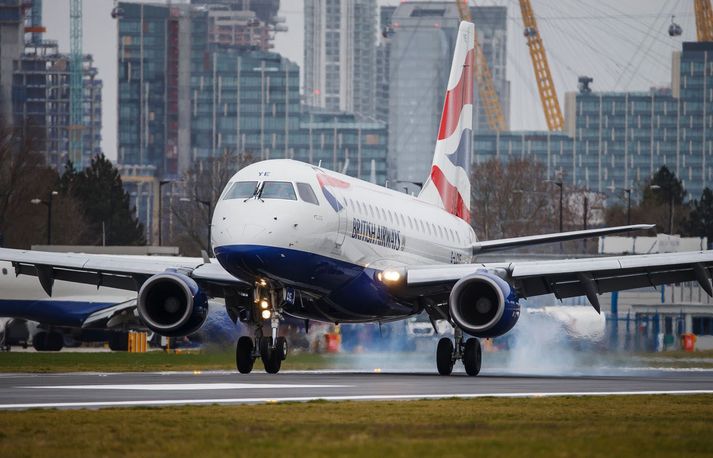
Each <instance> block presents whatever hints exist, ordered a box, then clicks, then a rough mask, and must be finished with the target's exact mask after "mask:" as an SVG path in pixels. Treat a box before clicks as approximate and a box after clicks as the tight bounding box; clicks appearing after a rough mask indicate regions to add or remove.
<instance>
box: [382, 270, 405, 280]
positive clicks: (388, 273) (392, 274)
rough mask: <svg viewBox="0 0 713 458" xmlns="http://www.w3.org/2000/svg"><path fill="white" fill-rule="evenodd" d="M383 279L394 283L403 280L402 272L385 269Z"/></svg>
mask: <svg viewBox="0 0 713 458" xmlns="http://www.w3.org/2000/svg"><path fill="white" fill-rule="evenodd" d="M381 279H382V281H384V282H386V283H394V282H397V281H399V280H401V273H400V272H398V271H396V270H385V271H384V272H383V273H382V274H381Z"/></svg>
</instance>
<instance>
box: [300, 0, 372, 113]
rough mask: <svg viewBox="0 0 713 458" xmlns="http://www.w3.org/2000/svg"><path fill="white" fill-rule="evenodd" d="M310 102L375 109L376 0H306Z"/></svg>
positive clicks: (333, 108) (307, 95)
mask: <svg viewBox="0 0 713 458" xmlns="http://www.w3.org/2000/svg"><path fill="white" fill-rule="evenodd" d="M304 16H305V21H304V27H305V29H304V30H305V34H304V37H305V38H304V40H305V41H304V66H305V67H304V93H305V100H306V102H307V104H308V105H311V106H314V107H319V108H324V109H327V110H329V111H347V112H351V113H356V114H357V115H360V116H364V117H373V116H374V114H375V97H374V95H375V91H376V80H375V74H376V0H305V2H304Z"/></svg>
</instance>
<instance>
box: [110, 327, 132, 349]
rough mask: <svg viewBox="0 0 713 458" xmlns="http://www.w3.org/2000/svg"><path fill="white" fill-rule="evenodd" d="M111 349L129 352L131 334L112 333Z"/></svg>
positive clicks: (122, 332) (123, 332)
mask: <svg viewBox="0 0 713 458" xmlns="http://www.w3.org/2000/svg"><path fill="white" fill-rule="evenodd" d="M109 349H110V350H111V351H129V333H128V332H125V331H117V332H112V333H110V334H109Z"/></svg>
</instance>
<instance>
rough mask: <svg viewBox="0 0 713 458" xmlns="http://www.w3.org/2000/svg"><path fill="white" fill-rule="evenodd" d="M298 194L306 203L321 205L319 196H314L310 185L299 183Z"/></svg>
mask: <svg viewBox="0 0 713 458" xmlns="http://www.w3.org/2000/svg"><path fill="white" fill-rule="evenodd" d="M297 192H298V193H299V195H300V199H302V200H304V201H305V202H309V203H310V204H315V205H319V201H318V200H317V196H315V195H314V191H312V186H310V185H309V184H308V183H297Z"/></svg>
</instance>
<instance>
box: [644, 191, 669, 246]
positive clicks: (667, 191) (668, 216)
mask: <svg viewBox="0 0 713 458" xmlns="http://www.w3.org/2000/svg"><path fill="white" fill-rule="evenodd" d="M649 189H651V190H652V191H666V192H668V197H669V200H668V233H669V235H673V190H671V188H664V187H661V186H659V185H657V184H652V185H651V186H649Z"/></svg>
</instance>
